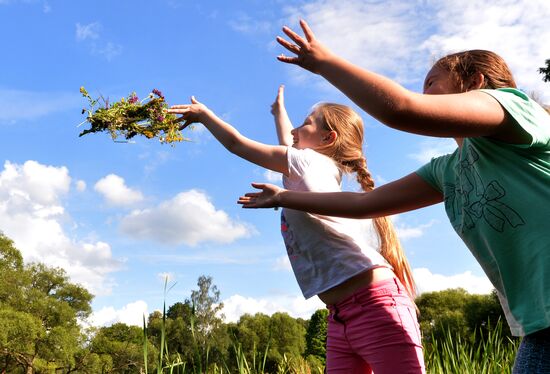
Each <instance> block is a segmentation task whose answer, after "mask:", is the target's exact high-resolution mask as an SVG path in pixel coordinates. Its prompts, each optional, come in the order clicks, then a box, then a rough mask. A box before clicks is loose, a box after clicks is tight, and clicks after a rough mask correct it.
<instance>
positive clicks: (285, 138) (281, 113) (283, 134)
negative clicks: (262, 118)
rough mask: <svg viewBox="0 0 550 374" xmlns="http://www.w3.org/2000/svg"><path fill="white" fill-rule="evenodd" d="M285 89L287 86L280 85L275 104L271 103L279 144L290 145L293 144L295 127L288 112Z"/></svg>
mask: <svg viewBox="0 0 550 374" xmlns="http://www.w3.org/2000/svg"><path fill="white" fill-rule="evenodd" d="M284 89H285V86H283V85H280V86H279V90H278V91H277V97H276V98H275V101H274V102H273V104H271V114H273V118H274V119H275V128H276V129H277V138H278V139H279V144H280V145H285V146H289V145H292V134H291V133H290V132H291V131H292V129H293V128H294V127H293V126H292V122H290V118H289V117H288V113H287V112H286V108H285V96H284Z"/></svg>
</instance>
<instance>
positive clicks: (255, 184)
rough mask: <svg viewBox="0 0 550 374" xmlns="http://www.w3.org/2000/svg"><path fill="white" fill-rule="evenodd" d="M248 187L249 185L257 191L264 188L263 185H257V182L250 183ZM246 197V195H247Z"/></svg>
mask: <svg viewBox="0 0 550 374" xmlns="http://www.w3.org/2000/svg"><path fill="white" fill-rule="evenodd" d="M250 185H251V186H252V187H254V188H257V189H259V190H263V189H264V188H265V186H266V184H265V183H257V182H252V183H250ZM247 195H248V194H247Z"/></svg>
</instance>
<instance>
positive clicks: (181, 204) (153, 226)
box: [120, 190, 253, 246]
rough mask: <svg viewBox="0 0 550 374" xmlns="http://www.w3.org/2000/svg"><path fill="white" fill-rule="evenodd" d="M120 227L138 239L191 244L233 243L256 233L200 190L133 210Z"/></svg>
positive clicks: (172, 243)
mask: <svg viewBox="0 0 550 374" xmlns="http://www.w3.org/2000/svg"><path fill="white" fill-rule="evenodd" d="M120 229H121V231H122V232H123V233H125V234H126V235H128V236H131V237H134V238H136V239H150V240H155V241H158V242H161V243H164V244H171V245H174V244H186V245H190V246H195V245H197V244H199V243H202V242H216V243H231V242H233V241H235V240H237V239H239V238H243V237H248V236H250V235H251V233H252V232H253V228H252V227H251V226H249V225H247V224H245V223H241V222H237V221H235V220H232V219H231V218H230V217H229V216H228V215H227V213H225V212H224V211H222V210H217V209H216V207H215V206H214V205H213V204H212V202H211V201H210V199H209V198H208V196H206V195H205V194H204V193H202V192H200V191H197V190H190V191H187V192H181V193H179V194H178V195H176V196H175V197H174V198H172V199H170V200H167V201H164V202H162V203H161V204H159V205H158V206H157V207H154V208H150V209H143V210H135V211H133V212H131V213H130V214H129V215H127V216H125V217H124V218H123V219H122V221H121V224H120Z"/></svg>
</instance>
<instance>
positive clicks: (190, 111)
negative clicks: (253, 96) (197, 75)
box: [168, 97, 288, 173]
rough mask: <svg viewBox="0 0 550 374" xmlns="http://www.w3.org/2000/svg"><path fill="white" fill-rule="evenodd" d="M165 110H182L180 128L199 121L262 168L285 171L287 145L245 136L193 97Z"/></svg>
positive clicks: (235, 152)
mask: <svg viewBox="0 0 550 374" xmlns="http://www.w3.org/2000/svg"><path fill="white" fill-rule="evenodd" d="M168 112H169V113H174V114H181V121H184V124H183V125H182V128H185V127H186V126H188V125H190V124H191V123H196V122H200V123H202V124H203V125H204V126H205V127H206V128H207V129H208V131H210V132H211V133H212V135H214V137H215V138H216V139H217V140H218V141H219V142H220V143H221V144H222V145H223V146H224V147H225V148H227V150H228V151H229V152H231V153H233V154H235V155H237V156H239V157H242V158H244V159H245V160H248V161H250V162H252V163H254V164H256V165H260V166H262V167H264V168H267V169H270V170H273V171H277V172H280V173H288V161H287V157H286V152H287V149H286V147H284V146H280V145H268V144H263V143H260V142H257V141H255V140H252V139H249V138H247V137H246V136H244V135H242V134H241V133H240V132H239V131H237V129H235V128H234V127H233V126H231V125H230V124H229V123H227V122H225V121H223V120H222V119H221V118H219V117H218V116H217V115H216V114H215V113H214V112H213V111H211V110H210V109H208V108H207V107H206V106H205V105H204V104H201V103H199V102H198V101H197V100H196V99H195V98H194V97H191V104H185V105H174V106H172V107H171V108H170V109H168Z"/></svg>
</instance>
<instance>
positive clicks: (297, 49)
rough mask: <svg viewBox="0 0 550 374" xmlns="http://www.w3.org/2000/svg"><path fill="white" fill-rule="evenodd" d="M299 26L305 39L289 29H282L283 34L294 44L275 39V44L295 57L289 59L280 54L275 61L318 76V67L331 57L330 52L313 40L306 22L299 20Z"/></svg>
mask: <svg viewBox="0 0 550 374" xmlns="http://www.w3.org/2000/svg"><path fill="white" fill-rule="evenodd" d="M300 26H301V27H302V30H303V32H304V36H305V39H304V38H302V37H301V36H300V35H298V34H297V33H295V32H294V31H292V30H291V29H290V28H289V27H287V26H284V27H283V32H284V33H285V34H286V35H287V36H288V37H289V38H290V39H292V41H294V43H296V44H293V43H291V42H289V41H287V40H286V39H283V38H281V37H280V36H278V37H277V42H279V44H280V45H282V46H283V47H285V48H286V49H288V50H289V51H290V52H292V53H294V54H296V56H295V57H291V56H285V55H284V54H281V55H279V56H277V59H278V60H279V61H282V62H286V63H289V64H294V65H298V66H301V67H302V68H304V69H306V70H309V71H311V72H312V73H315V74H319V67H320V65H321V64H322V62H323V61H324V60H326V59H327V58H329V57H330V56H331V55H332V52H331V51H330V50H329V49H328V48H327V47H325V46H324V45H323V44H321V43H320V42H319V41H318V40H317V39H316V38H315V35H314V34H313V31H311V29H310V28H309V26H308V24H307V22H306V21H304V20H300Z"/></svg>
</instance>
